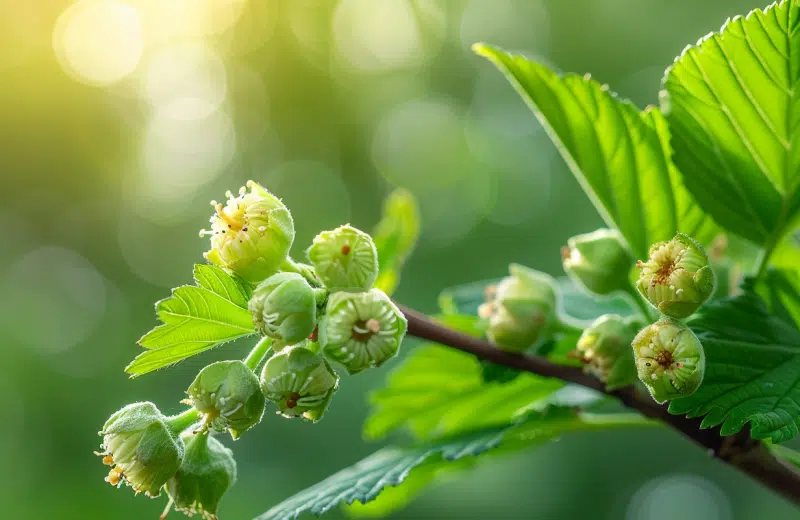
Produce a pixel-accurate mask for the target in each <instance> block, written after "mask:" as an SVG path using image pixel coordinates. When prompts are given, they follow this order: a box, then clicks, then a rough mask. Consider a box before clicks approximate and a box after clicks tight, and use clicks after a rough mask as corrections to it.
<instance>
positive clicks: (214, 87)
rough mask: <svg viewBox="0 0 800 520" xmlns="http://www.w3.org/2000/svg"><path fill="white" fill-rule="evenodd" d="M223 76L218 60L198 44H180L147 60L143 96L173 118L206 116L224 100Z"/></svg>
mask: <svg viewBox="0 0 800 520" xmlns="http://www.w3.org/2000/svg"><path fill="white" fill-rule="evenodd" d="M226 92H227V77H226V71H225V64H224V63H223V62H222V59H220V57H219V56H218V55H217V54H216V53H215V52H214V51H213V50H212V49H211V48H209V47H207V46H205V45H203V44H200V43H184V44H180V45H173V46H170V47H167V48H165V49H163V50H161V51H160V52H159V53H158V54H157V55H156V56H155V57H153V59H152V60H151V61H150V63H149V64H148V67H147V73H146V75H145V79H144V95H145V97H146V98H147V99H148V101H149V102H150V103H151V104H152V105H153V106H154V107H155V108H156V110H158V111H159V112H160V115H162V116H167V117H171V118H173V119H198V118H203V117H207V116H209V115H210V114H211V113H213V112H214V111H216V110H217V109H218V108H219V107H220V105H221V104H222V103H223V101H225V94H226Z"/></svg>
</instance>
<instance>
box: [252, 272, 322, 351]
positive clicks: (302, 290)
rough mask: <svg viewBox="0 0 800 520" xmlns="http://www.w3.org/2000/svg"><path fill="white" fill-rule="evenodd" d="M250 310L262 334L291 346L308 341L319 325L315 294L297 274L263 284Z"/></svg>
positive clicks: (283, 275) (276, 276)
mask: <svg viewBox="0 0 800 520" xmlns="http://www.w3.org/2000/svg"><path fill="white" fill-rule="evenodd" d="M247 307H248V309H249V310H250V313H251V314H252V315H253V324H254V325H255V326H256V328H257V329H258V330H259V332H261V334H263V335H265V336H269V337H271V338H273V339H276V340H278V341H281V342H283V343H286V344H288V345H292V344H294V343H299V342H300V341H303V340H304V339H305V338H307V337H308V336H309V335H310V334H311V333H312V332H314V327H315V326H316V323H317V302H316V299H315V297H314V290H313V289H312V288H311V286H310V285H309V284H308V282H307V281H306V279H305V278H303V277H302V276H301V275H299V274H297V273H278V274H274V275H272V276H270V277H269V278H267V279H266V280H264V281H263V282H262V283H261V284H260V285H259V286H258V287H256V289H255V290H254V291H253V297H252V298H251V299H250V302H249V303H248V304H247Z"/></svg>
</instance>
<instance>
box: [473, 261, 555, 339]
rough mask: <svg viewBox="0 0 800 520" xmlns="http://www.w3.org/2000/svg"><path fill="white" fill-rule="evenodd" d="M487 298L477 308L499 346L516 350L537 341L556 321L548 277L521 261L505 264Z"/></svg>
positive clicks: (551, 282)
mask: <svg viewBox="0 0 800 520" xmlns="http://www.w3.org/2000/svg"><path fill="white" fill-rule="evenodd" d="M509 272H510V273H511V276H509V277H506V278H504V279H503V280H502V281H501V282H500V283H499V284H497V287H496V288H495V290H494V291H492V295H491V299H490V300H489V301H488V302H487V303H486V304H484V305H482V306H481V308H480V309H479V310H478V313H479V315H480V316H481V317H483V318H485V319H488V321H489V326H488V329H487V331H486V335H487V336H488V338H489V341H491V342H492V343H494V344H495V345H497V346H498V347H500V348H501V349H503V350H508V351H511V352H520V351H522V350H525V349H527V348H528V347H530V346H532V345H534V344H535V343H537V342H538V341H539V340H540V339H542V338H543V337H544V336H545V335H546V334H547V333H548V332H549V331H550V329H551V328H552V326H553V324H554V323H555V321H556V294H555V289H554V288H553V281H552V279H551V278H550V277H549V276H547V275H546V274H544V273H540V272H538V271H534V270H533V269H529V268H527V267H524V266H522V265H518V264H511V265H510V266H509Z"/></svg>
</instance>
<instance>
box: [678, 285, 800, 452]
mask: <svg viewBox="0 0 800 520" xmlns="http://www.w3.org/2000/svg"><path fill="white" fill-rule="evenodd" d="M794 298H796V294H795V296H794ZM795 303H797V300H796V301H795ZM690 326H691V328H692V330H694V332H695V334H697V337H698V338H699V339H700V341H701V342H702V344H703V347H704V349H705V353H706V367H707V368H706V375H705V379H704V380H703V384H702V385H701V386H700V388H699V389H698V390H697V392H695V393H694V394H692V395H690V396H688V397H683V398H681V399H677V400H675V401H672V402H671V403H670V406H669V411H670V413H673V414H686V415H687V416H688V417H701V416H705V417H704V419H703V422H702V426H703V427H705V428H710V427H714V426H717V425H720V424H721V425H722V429H721V434H722V435H732V434H734V433H737V432H738V431H739V430H741V429H742V427H743V426H744V425H745V424H746V423H748V422H749V423H750V433H751V435H752V437H753V438H755V439H767V438H768V439H771V440H772V441H773V442H783V441H785V440H788V439H791V438H792V437H795V436H796V435H797V433H798V424H800V378H798V374H800V330H798V329H797V325H796V324H794V323H787V322H785V321H783V320H781V319H779V318H777V317H775V316H772V315H770V313H769V312H768V310H767V307H766V305H765V304H764V302H763V301H762V300H761V299H760V298H759V297H758V296H756V295H755V294H753V293H752V292H749V291H748V292H745V293H744V294H742V295H740V296H736V297H734V298H726V299H724V300H717V301H715V302H712V303H710V304H708V305H706V307H704V308H703V309H702V311H701V312H700V313H699V314H698V315H697V316H696V317H695V318H694V319H693V320H692V321H691V322H690Z"/></svg>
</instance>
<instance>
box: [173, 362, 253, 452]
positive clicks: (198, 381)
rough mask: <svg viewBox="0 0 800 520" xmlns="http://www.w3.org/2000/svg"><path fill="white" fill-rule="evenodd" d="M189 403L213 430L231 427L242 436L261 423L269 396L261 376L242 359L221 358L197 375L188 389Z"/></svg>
mask: <svg viewBox="0 0 800 520" xmlns="http://www.w3.org/2000/svg"><path fill="white" fill-rule="evenodd" d="M186 393H187V394H189V399H188V404H191V405H192V406H194V407H195V409H196V410H197V411H199V412H200V413H201V414H203V415H204V418H203V424H204V425H205V426H206V427H208V428H211V429H213V430H214V431H218V432H221V431H225V430H230V432H231V436H232V437H233V438H234V439H238V438H239V436H240V435H241V434H242V433H243V432H245V431H247V430H249V429H250V428H252V427H253V426H255V425H256V424H258V423H259V422H260V421H261V416H262V415H264V406H265V404H266V398H265V397H264V394H263V393H262V392H261V386H260V385H259V382H258V377H256V375H255V374H254V373H253V371H252V370H250V369H249V368H247V366H246V365H245V364H244V363H243V362H241V361H219V362H217V363H212V364H211V365H208V366H207V367H205V368H204V369H203V370H201V371H200V373H199V374H197V377H196V378H195V380H194V382H193V383H192V384H191V386H189V390H187V391H186Z"/></svg>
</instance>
